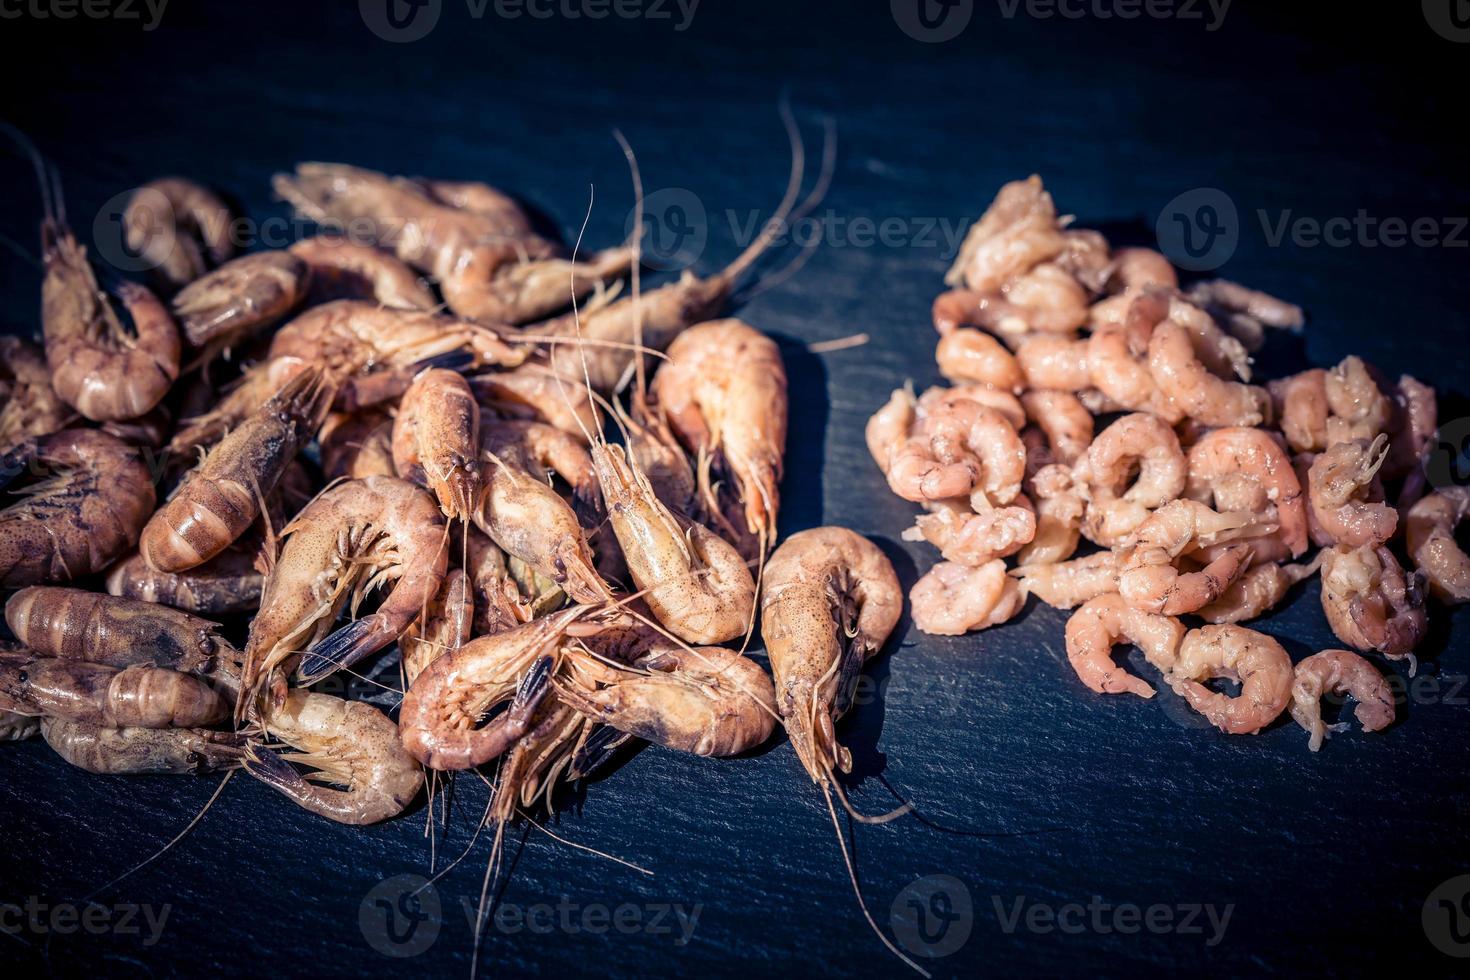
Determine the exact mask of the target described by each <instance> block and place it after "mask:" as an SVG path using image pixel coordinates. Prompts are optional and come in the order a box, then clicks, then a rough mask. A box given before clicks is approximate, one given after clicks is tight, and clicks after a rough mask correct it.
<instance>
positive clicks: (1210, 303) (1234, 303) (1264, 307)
mask: <svg viewBox="0 0 1470 980" xmlns="http://www.w3.org/2000/svg"><path fill="white" fill-rule="evenodd" d="M1189 299H1190V301H1191V302H1193V303H1196V304H1198V305H1199V306H1202V307H1205V308H1207V309H1209V310H1210V311H1211V312H1215V313H1219V314H1224V315H1225V316H1226V318H1228V319H1230V320H1236V319H1238V318H1242V317H1243V318H1246V319H1248V320H1250V321H1252V322H1253V323H1254V324H1255V325H1256V328H1257V330H1259V328H1260V327H1262V326H1266V327H1275V328H1276V329H1278V330H1300V329H1301V328H1302V325H1303V324H1304V323H1306V317H1305V316H1304V315H1303V314H1302V308H1301V307H1300V306H1297V305H1296V304H1295V303H1288V302H1286V301H1285V300H1281V299H1277V298H1276V297H1275V296H1272V295H1271V294H1269V293H1263V292H1261V291H1260V290H1259V289H1250V288H1248V287H1246V286H1242V285H1240V284H1239V283H1236V282H1231V281H1230V280H1229V279H1211V280H1209V281H1208V282H1200V283H1195V285H1193V286H1192V287H1190V290H1189ZM1232 332H1234V331H1232Z"/></svg>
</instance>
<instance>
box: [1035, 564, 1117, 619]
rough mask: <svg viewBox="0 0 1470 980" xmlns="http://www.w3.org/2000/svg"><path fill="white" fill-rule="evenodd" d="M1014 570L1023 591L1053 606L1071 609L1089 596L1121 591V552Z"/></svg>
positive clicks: (1089, 597) (1090, 597) (1093, 596)
mask: <svg viewBox="0 0 1470 980" xmlns="http://www.w3.org/2000/svg"><path fill="white" fill-rule="evenodd" d="M1011 574H1012V575H1013V576H1015V577H1016V578H1017V579H1019V580H1020V582H1021V591H1023V592H1025V593H1026V594H1027V595H1034V596H1036V598H1038V599H1040V600H1041V601H1042V602H1044V603H1046V604H1047V605H1048V606H1051V607H1052V608H1054V609H1072V608H1074V607H1076V606H1078V605H1080V604H1082V603H1084V602H1086V601H1087V600H1089V599H1094V598H1096V597H1097V596H1100V595H1108V594H1110V593H1116V592H1117V591H1118V555H1117V552H1113V551H1099V552H1097V553H1096V554H1092V555H1087V556H1085V557H1083V558H1073V559H1072V560H1071V561H1062V562H1055V563H1052V564H1049V565H1023V566H1021V567H1020V568H1017V569H1013V570H1012V571H1011Z"/></svg>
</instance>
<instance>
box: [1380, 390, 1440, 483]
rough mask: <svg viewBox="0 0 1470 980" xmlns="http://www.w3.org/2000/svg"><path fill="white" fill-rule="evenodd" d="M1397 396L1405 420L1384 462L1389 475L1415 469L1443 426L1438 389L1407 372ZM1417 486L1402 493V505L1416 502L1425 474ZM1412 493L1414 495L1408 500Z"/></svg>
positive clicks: (1386, 472) (1384, 468)
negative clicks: (1440, 424) (1437, 394)
mask: <svg viewBox="0 0 1470 980" xmlns="http://www.w3.org/2000/svg"><path fill="white" fill-rule="evenodd" d="M1396 400H1397V401H1398V403H1399V407H1400V412H1399V414H1400V415H1401V416H1402V422H1403V424H1402V425H1401V426H1400V427H1399V430H1398V431H1397V432H1395V433H1394V435H1393V442H1392V443H1391V444H1390V446H1389V451H1388V460H1387V461H1386V462H1385V463H1384V464H1383V472H1384V475H1385V476H1388V477H1394V476H1402V475H1404V474H1405V473H1409V472H1410V471H1412V470H1414V469H1415V468H1416V467H1417V466H1418V465H1419V463H1420V461H1421V460H1422V459H1423V458H1424V455H1425V454H1426V453H1427V452H1429V447H1430V446H1431V445H1432V444H1433V442H1434V437H1435V433H1436V432H1437V431H1438V429H1439V400H1438V398H1436V397H1435V394H1434V389H1433V388H1431V387H1429V386H1428V385H1426V384H1424V383H1423V382H1422V381H1419V380H1418V379H1416V378H1413V377H1410V376H1409V375H1407V374H1405V375H1403V376H1401V377H1400V378H1399V386H1398V392H1397V396H1396ZM1415 482H1416V486H1415V487H1414V488H1412V489H1410V488H1409V487H1408V486H1407V484H1406V486H1405V492H1404V493H1401V494H1400V495H1399V506H1400V507H1403V506H1407V505H1412V504H1413V502H1414V500H1416V499H1418V494H1419V492H1422V485H1423V481H1422V474H1420V479H1419V480H1418V481H1415ZM1410 494H1412V496H1413V499H1410V500H1405V497H1406V496H1408V495H1410Z"/></svg>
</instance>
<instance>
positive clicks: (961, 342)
mask: <svg viewBox="0 0 1470 980" xmlns="http://www.w3.org/2000/svg"><path fill="white" fill-rule="evenodd" d="M934 360H935V361H936V362H937V363H938V365H939V373H940V374H942V375H944V376H945V377H946V378H948V379H949V380H951V381H967V382H973V383H975V384H984V385H990V386H991V387H993V388H999V389H1001V390H1002V391H1011V392H1015V393H1017V394H1019V393H1020V392H1021V391H1022V390H1023V389H1024V388H1025V386H1026V375H1025V374H1023V373H1022V371H1021V366H1020V364H1018V363H1017V362H1016V358H1015V355H1013V354H1012V353H1011V352H1010V351H1008V350H1006V349H1005V347H1004V346H1003V345H1002V344H1001V343H1000V341H998V340H996V339H995V338H994V337H992V336H990V334H988V333H985V332H983V331H980V330H973V329H969V328H964V329H955V330H951V331H949V332H948V333H946V334H944V335H943V336H941V337H940V338H939V346H938V347H937V348H936V349H935V351H934Z"/></svg>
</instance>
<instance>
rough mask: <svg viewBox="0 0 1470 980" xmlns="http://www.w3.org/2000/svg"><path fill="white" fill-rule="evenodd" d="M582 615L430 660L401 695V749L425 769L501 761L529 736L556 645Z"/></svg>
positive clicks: (538, 623)
mask: <svg viewBox="0 0 1470 980" xmlns="http://www.w3.org/2000/svg"><path fill="white" fill-rule="evenodd" d="M588 609H589V607H586V606H574V607H572V608H570V609H566V610H563V611H562V612H559V613H555V614H554V615H551V616H547V617H545V618H543V619H538V620H535V621H534V622H530V623H526V624H525V625H524V626H521V627H518V628H516V629H513V630H509V631H507V632H504V633H499V634H497V635H495V636H482V637H480V638H478V639H475V640H471V641H470V642H469V643H466V644H465V645H464V646H462V647H460V648H459V649H458V650H453V651H450V652H449V653H446V654H444V655H443V656H440V657H436V658H435V659H434V660H433V661H431V662H430V663H429V665H428V666H427V667H425V668H424V670H423V672H422V673H421V674H419V676H418V678H417V679H415V680H414V682H413V685H412V686H411V687H410V688H409V689H408V691H407V692H406V693H405V694H404V696H403V706H402V707H401V708H400V709H399V712H398V728H399V733H400V734H401V736H402V739H403V746H404V748H406V749H407V750H408V751H409V752H410V753H411V754H412V755H413V757H414V758H416V759H418V760H419V761H420V762H421V763H423V764H424V765H425V766H428V767H429V768H430V769H472V768H474V767H475V766H479V765H483V764H484V763H486V762H489V761H490V760H491V759H494V758H496V757H497V756H499V755H501V754H503V753H504V752H505V751H506V749H508V748H509V747H510V746H511V745H512V744H514V743H515V741H516V740H517V739H519V738H521V737H522V736H524V735H525V734H526V733H527V732H528V731H530V728H531V723H532V720H533V718H534V717H535V716H536V713H537V709H538V708H539V707H540V706H541V704H542V702H543V701H545V700H546V699H547V696H548V695H549V694H550V693H551V683H550V682H551V675H552V672H553V670H554V669H555V667H556V664H557V658H558V657H559V656H560V647H561V644H562V641H563V639H564V638H565V636H566V635H567V631H568V629H569V628H571V627H572V626H573V625H574V624H575V623H576V622H577V621H578V620H580V619H582V618H583V617H584V616H586V615H587V614H588ZM507 702H508V705H507V707H506V709H505V710H504V711H503V712H501V713H500V714H498V715H496V716H495V717H494V718H492V719H491V720H490V722H489V724H487V725H484V726H483V727H477V726H479V725H480V722H481V721H482V720H483V719H484V718H485V716H486V715H487V714H488V713H489V712H490V711H491V710H492V709H493V708H495V707H496V706H498V705H501V704H506V703H507Z"/></svg>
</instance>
